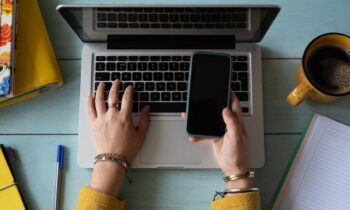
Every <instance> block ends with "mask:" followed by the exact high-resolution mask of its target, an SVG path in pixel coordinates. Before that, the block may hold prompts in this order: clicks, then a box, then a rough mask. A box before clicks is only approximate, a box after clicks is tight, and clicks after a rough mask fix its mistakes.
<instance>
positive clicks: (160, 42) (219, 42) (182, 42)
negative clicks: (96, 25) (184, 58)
mask: <svg viewBox="0 0 350 210" xmlns="http://www.w3.org/2000/svg"><path fill="white" fill-rule="evenodd" d="M235 47H236V37H235V36H234V35H108V38H107V49H235Z"/></svg>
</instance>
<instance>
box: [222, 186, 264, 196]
mask: <svg viewBox="0 0 350 210" xmlns="http://www.w3.org/2000/svg"><path fill="white" fill-rule="evenodd" d="M255 191H260V189H259V188H256V187H252V188H233V189H227V188H226V189H225V193H226V194H227V193H244V192H255Z"/></svg>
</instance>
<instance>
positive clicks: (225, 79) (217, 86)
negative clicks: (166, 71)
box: [187, 53, 231, 137]
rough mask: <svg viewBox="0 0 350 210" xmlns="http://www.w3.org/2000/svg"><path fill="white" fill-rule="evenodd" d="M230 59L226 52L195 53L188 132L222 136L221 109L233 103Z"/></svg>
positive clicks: (223, 127) (188, 113)
mask: <svg viewBox="0 0 350 210" xmlns="http://www.w3.org/2000/svg"><path fill="white" fill-rule="evenodd" d="M230 77H231V58H230V56H229V55H226V54H209V53H195V54H194V55H193V57H192V69H191V78H190V90H189V98H188V106H187V132H188V133H189V134H192V135H199V136H217V137H219V136H223V135H224V134H225V131H226V126H225V123H224V121H223V118H222V110H223V109H224V108H225V107H227V106H228V105H229V102H230V83H231V78H230Z"/></svg>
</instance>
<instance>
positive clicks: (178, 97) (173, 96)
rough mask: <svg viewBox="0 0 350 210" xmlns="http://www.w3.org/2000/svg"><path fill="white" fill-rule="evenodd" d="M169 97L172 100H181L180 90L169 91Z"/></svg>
mask: <svg viewBox="0 0 350 210" xmlns="http://www.w3.org/2000/svg"><path fill="white" fill-rule="evenodd" d="M171 99H172V100H173V101H181V93H180V92H173V93H171Z"/></svg>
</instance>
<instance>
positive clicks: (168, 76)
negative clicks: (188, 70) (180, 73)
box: [164, 72, 174, 81]
mask: <svg viewBox="0 0 350 210" xmlns="http://www.w3.org/2000/svg"><path fill="white" fill-rule="evenodd" d="M164 80H165V81H173V80H174V74H173V73H172V72H166V73H164Z"/></svg>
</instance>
